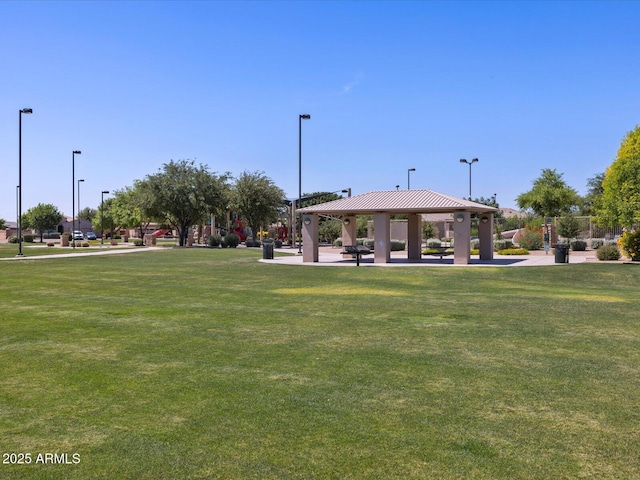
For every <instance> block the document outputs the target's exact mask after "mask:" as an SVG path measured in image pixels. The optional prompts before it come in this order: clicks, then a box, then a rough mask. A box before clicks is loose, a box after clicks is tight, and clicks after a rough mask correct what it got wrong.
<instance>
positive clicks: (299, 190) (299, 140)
mask: <svg viewBox="0 0 640 480" xmlns="http://www.w3.org/2000/svg"><path fill="white" fill-rule="evenodd" d="M310 118H311V115H309V114H308V113H304V114H301V115H298V208H302V120H309V119H310ZM297 223H298V253H302V217H301V216H300V214H298V222H297Z"/></svg>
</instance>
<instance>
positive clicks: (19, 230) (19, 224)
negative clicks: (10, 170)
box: [17, 108, 33, 257]
mask: <svg viewBox="0 0 640 480" xmlns="http://www.w3.org/2000/svg"><path fill="white" fill-rule="evenodd" d="M23 113H25V114H27V115H28V114H31V113H33V110H32V109H30V108H22V109H21V110H20V113H18V255H17V256H18V257H22V114H23Z"/></svg>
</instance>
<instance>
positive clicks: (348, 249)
mask: <svg viewBox="0 0 640 480" xmlns="http://www.w3.org/2000/svg"><path fill="white" fill-rule="evenodd" d="M343 248H344V251H342V252H340V253H341V254H342V255H351V256H353V257H356V266H358V267H359V266H360V257H361V256H362V255H369V254H370V253H371V249H370V248H369V247H365V246H364V245H345V246H344V247H343Z"/></svg>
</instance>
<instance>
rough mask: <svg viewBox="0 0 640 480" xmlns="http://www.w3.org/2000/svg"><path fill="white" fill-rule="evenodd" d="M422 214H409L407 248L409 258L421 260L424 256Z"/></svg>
mask: <svg viewBox="0 0 640 480" xmlns="http://www.w3.org/2000/svg"><path fill="white" fill-rule="evenodd" d="M421 230H422V215H418V214H416V213H410V214H409V215H408V216H407V250H408V253H407V254H408V258H409V260H412V261H416V262H419V261H420V258H421V257H422V232H421Z"/></svg>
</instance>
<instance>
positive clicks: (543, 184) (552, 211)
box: [516, 168, 580, 217]
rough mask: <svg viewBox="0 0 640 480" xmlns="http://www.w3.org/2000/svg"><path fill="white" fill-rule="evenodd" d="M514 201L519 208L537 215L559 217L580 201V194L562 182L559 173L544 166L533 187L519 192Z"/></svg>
mask: <svg viewBox="0 0 640 480" xmlns="http://www.w3.org/2000/svg"><path fill="white" fill-rule="evenodd" d="M516 202H517V203H518V207H519V208H521V209H529V210H532V211H533V213H535V214H536V215H537V216H540V217H559V216H561V215H563V214H566V213H569V212H571V211H572V210H573V209H574V208H575V207H576V206H577V205H578V204H579V203H580V195H578V192H576V191H575V190H574V189H573V188H571V187H569V186H568V185H567V184H566V183H565V182H564V180H563V179H562V174H561V173H558V172H556V170H555V169H553V170H552V169H550V168H544V169H543V170H542V174H541V175H540V177H539V178H537V179H536V180H535V181H534V182H533V188H532V189H531V190H529V191H528V192H525V193H522V194H520V195H519V196H518V198H517V199H516Z"/></svg>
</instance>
